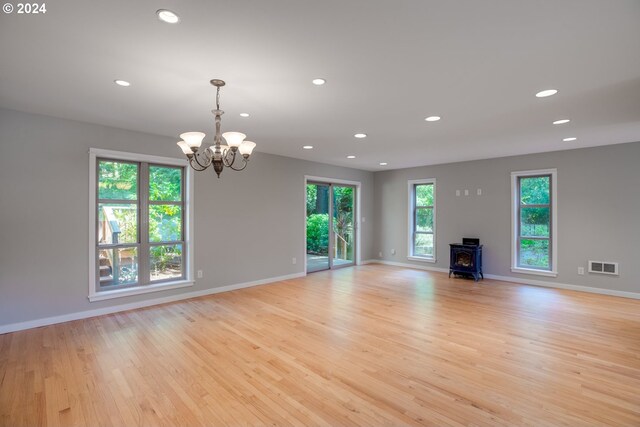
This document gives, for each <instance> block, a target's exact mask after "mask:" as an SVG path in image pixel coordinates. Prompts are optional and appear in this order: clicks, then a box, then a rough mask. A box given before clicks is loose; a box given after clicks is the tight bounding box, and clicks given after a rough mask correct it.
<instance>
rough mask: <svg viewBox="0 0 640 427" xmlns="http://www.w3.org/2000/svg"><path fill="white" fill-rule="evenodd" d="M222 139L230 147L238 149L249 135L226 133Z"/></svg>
mask: <svg viewBox="0 0 640 427" xmlns="http://www.w3.org/2000/svg"><path fill="white" fill-rule="evenodd" d="M222 137H223V138H224V139H225V141H227V144H229V147H231V148H238V147H239V146H240V144H242V141H244V139H245V138H246V137H247V135H245V134H244V133H240V132H225V133H223V134H222Z"/></svg>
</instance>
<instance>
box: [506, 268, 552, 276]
mask: <svg viewBox="0 0 640 427" xmlns="http://www.w3.org/2000/svg"><path fill="white" fill-rule="evenodd" d="M511 272H512V273H518V274H533V275H535V276H546V277H558V273H556V272H555V271H547V270H536V269H535V268H522V267H511Z"/></svg>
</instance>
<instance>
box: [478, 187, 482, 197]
mask: <svg viewBox="0 0 640 427" xmlns="http://www.w3.org/2000/svg"><path fill="white" fill-rule="evenodd" d="M478 196H482V188H478Z"/></svg>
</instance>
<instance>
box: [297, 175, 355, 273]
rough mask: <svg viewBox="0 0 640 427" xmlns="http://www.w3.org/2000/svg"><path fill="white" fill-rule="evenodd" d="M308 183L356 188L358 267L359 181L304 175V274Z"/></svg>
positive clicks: (305, 267)
mask: <svg viewBox="0 0 640 427" xmlns="http://www.w3.org/2000/svg"><path fill="white" fill-rule="evenodd" d="M309 181H312V182H320V183H323V184H344V185H353V186H355V187H356V215H354V221H355V224H354V225H355V229H356V259H355V262H354V264H355V265H360V264H362V261H361V259H362V254H361V253H360V252H361V251H360V234H361V233H360V228H361V226H360V218H362V211H361V210H360V206H361V203H360V197H361V196H360V195H361V193H362V191H361V190H362V183H361V182H360V181H348V180H346V179H336V178H326V177H321V176H313V175H305V176H304V187H303V188H304V205H303V206H305V209H304V211H303V213H304V223H303V225H304V233H303V237H304V240H303V242H304V244H303V246H302V248H303V251H302V253H303V254H304V257H303V259H304V271H305V274H306V272H307V208H306V206H307V183H308V182H309Z"/></svg>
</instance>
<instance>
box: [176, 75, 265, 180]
mask: <svg viewBox="0 0 640 427" xmlns="http://www.w3.org/2000/svg"><path fill="white" fill-rule="evenodd" d="M211 84H212V85H213V86H215V87H216V109H215V110H212V111H211V112H212V113H213V115H214V117H215V119H214V120H215V126H216V133H215V136H214V139H213V144H212V145H211V146H209V147H207V149H205V150H202V151H200V150H199V149H200V146H201V145H202V140H203V139H204V137H205V134H204V133H202V132H185V133H183V134H181V135H180V138H182V141H179V142H178V146H179V147H180V149H181V150H182V152H183V153H184V154H185V155H186V156H187V160H188V161H189V165H190V166H191V167H192V168H193V169H194V170H196V171H198V172H200V171H203V170H206V169H208V168H209V167H210V166H213V170H214V171H215V172H216V174H217V175H218V178H220V174H221V173H222V171H223V169H224V168H225V167H228V168H230V169H233V170H235V171H241V170H243V169H245V168H246V167H247V164H248V162H249V156H251V153H252V152H253V149H254V148H255V146H256V143H255V142H252V141H245V138H246V137H247V136H246V135H245V134H243V133H240V132H225V133H221V130H220V128H221V122H222V115H223V114H224V111H222V110H221V109H220V88H221V87H222V86H224V85H225V82H224V81H223V80H218V79H213V80H211ZM223 138H224V139H225V141H226V142H227V144H229V145H223V144H222V139H223ZM238 153H240V155H241V157H240V156H237V154H238ZM238 162H240V164H238Z"/></svg>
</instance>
